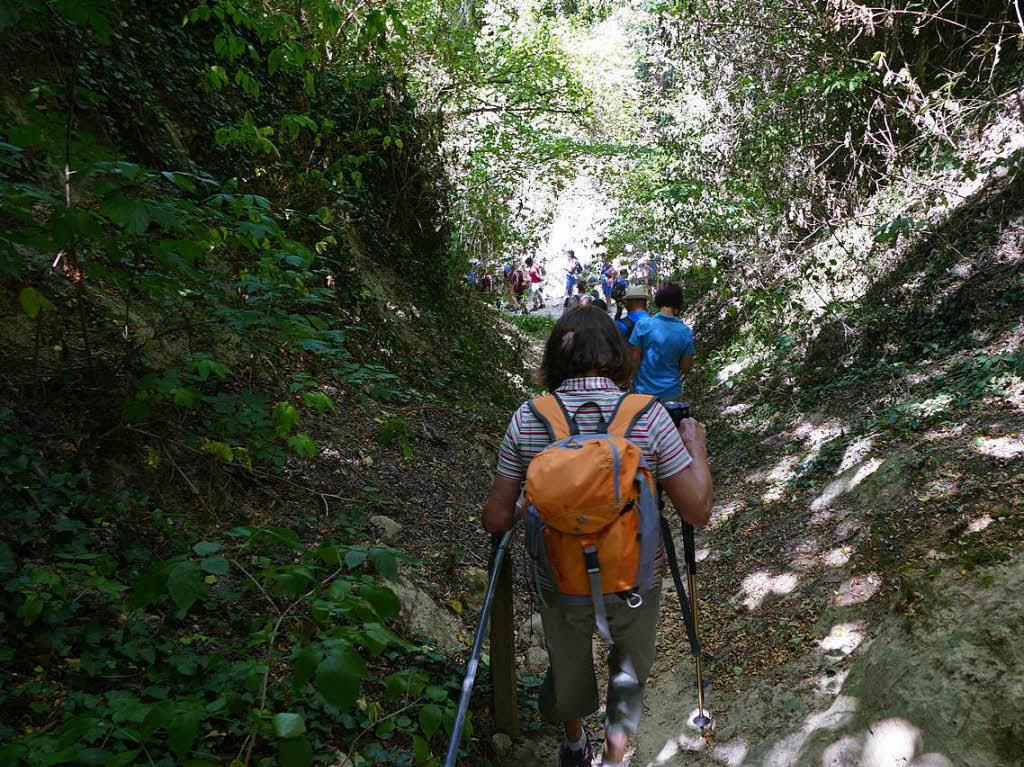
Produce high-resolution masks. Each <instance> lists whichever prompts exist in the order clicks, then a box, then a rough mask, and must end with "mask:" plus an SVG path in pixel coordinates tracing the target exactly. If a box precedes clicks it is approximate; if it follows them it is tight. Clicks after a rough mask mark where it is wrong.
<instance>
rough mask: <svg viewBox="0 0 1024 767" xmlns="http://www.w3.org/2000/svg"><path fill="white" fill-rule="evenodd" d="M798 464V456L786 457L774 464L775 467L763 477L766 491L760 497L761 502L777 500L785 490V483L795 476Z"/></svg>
mask: <svg viewBox="0 0 1024 767" xmlns="http://www.w3.org/2000/svg"><path fill="white" fill-rule="evenodd" d="M799 463H800V458H799V456H795V455H787V456H785V457H784V458H783V459H782V460H781V461H779V462H778V463H777V464H775V467H774V468H773V469H772V470H771V471H770V472H768V474H767V476H765V477H764V480H765V482H766V483H767V489H766V490H765V493H764V495H762V496H761V500H763V501H765V502H767V503H770V502H772V501H777V500H779V498H781V497H782V494H783V492H784V490H785V487H786V483H787V482H789V481H790V480H791V479H793V477H794V476H796V467H797V465H798V464H799Z"/></svg>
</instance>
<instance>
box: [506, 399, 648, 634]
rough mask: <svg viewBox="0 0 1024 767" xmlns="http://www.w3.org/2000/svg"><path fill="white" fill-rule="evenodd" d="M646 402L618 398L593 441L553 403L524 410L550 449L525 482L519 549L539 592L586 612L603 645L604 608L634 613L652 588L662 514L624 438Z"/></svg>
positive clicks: (639, 457) (637, 455)
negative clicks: (611, 603)
mask: <svg viewBox="0 0 1024 767" xmlns="http://www.w3.org/2000/svg"><path fill="white" fill-rule="evenodd" d="M655 402H656V400H655V398H654V397H649V396H643V395H638V394H627V395H623V397H622V399H621V400H619V404H618V406H617V407H616V409H615V412H614V413H613V415H612V417H611V420H610V421H609V422H605V421H604V420H603V419H602V421H601V423H600V426H599V430H598V432H597V433H595V434H581V433H580V430H579V426H578V425H577V423H576V420H575V418H573V417H572V416H570V415H569V413H568V411H567V410H566V409H565V405H564V403H563V402H562V400H561V399H559V397H558V395H557V394H550V395H548V396H546V397H539V398H537V399H535V400H532V401H531V402H530V410H531V412H532V413H533V415H534V416H535V417H536V418H537V419H538V420H540V421H541V422H542V423H543V424H544V425H545V426H546V427H547V430H548V436H549V437H550V439H551V443H550V444H549V445H548V446H547V447H546V448H545V449H544V450H543V451H542V452H541V453H540V454H539V455H537V456H536V457H535V458H534V459H533V460H532V461H531V462H530V466H529V469H528V470H527V472H526V500H527V502H528V503H529V509H528V511H527V515H526V545H527V549H528V551H529V553H530V556H531V558H532V559H533V563H534V572H535V573H536V574H537V577H538V587H539V586H540V582H542V581H546V582H547V583H548V584H550V585H552V586H553V588H554V590H555V591H556V592H557V594H558V595H559V597H560V598H561V599H562V600H563V601H565V602H569V603H584V604H586V603H592V604H593V605H594V613H595V617H596V619H597V625H598V629H599V630H600V631H601V634H602V635H603V636H604V638H605V640H606V641H608V642H610V641H611V638H610V636H609V635H608V627H607V620H606V618H605V607H604V603H605V601H606V600H608V599H610V598H616V597H617V598H622V599H625V600H626V602H627V603H628V604H630V605H631V606H634V607H637V606H639V605H640V604H642V603H643V596H644V594H646V593H647V591H648V590H649V589H650V588H651V586H653V585H654V583H655V578H656V573H655V566H654V563H655V558H656V556H657V553H658V548H659V545H660V542H661V528H660V520H661V514H660V512H659V510H658V502H657V495H656V490H655V483H654V478H653V477H652V476H651V472H650V470H649V469H648V467H647V465H646V463H645V461H644V457H643V452H642V451H641V449H640V447H639V446H638V445H636V444H635V443H633V442H631V441H630V440H629V437H628V433H629V430H630V429H631V428H632V427H633V425H634V424H635V423H636V422H637V420H638V419H639V418H640V417H641V416H642V415H644V414H645V413H646V412H647V411H648V410H649V409H650V408H651V407H652V405H653V404H654V403H655ZM592 405H593V406H596V403H592V402H588V403H585V404H584V405H582V406H581V407H580V409H582V408H584V407H587V406H592ZM577 412H578V411H577Z"/></svg>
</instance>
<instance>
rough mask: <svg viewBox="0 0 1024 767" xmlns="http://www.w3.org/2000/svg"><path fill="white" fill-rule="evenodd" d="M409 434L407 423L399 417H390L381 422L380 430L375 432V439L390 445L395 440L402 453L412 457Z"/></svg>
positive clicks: (410, 434)
mask: <svg viewBox="0 0 1024 767" xmlns="http://www.w3.org/2000/svg"><path fill="white" fill-rule="evenodd" d="M411 436H412V433H411V432H410V431H409V425H408V424H407V423H406V422H405V421H403V420H402V419H401V418H390V419H388V420H386V421H384V422H383V423H382V424H381V426H380V431H378V432H377V441H378V442H379V443H380V444H382V445H392V444H394V443H395V442H397V443H398V446H399V448H401V450H402V455H403V456H405V457H406V458H412V446H411V445H410V444H409V439H410V437H411Z"/></svg>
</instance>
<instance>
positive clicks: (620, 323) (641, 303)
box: [615, 285, 648, 341]
mask: <svg viewBox="0 0 1024 767" xmlns="http://www.w3.org/2000/svg"><path fill="white" fill-rule="evenodd" d="M622 300H623V302H624V303H625V306H626V316H625V317H623V318H622V319H621V320H615V327H617V328H618V329H619V332H620V333H622V338H623V339H624V340H626V341H628V340H629V337H630V336H631V335H633V329H634V328H635V327H636V324H637V323H638V322H640V320H642V319H644V318H645V317H647V316H648V315H647V289H646V288H644V287H643V286H641V285H634V286H633V287H631V288H630V289H629V290H627V291H626V294H625V295H624V296H623V298H622Z"/></svg>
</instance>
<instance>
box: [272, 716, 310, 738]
mask: <svg viewBox="0 0 1024 767" xmlns="http://www.w3.org/2000/svg"><path fill="white" fill-rule="evenodd" d="M305 732H306V721H305V720H304V719H303V718H302V714H292V713H287V712H283V713H280V714H274V734H275V735H277V737H279V738H297V737H299V736H300V735H302V734H304V733H305Z"/></svg>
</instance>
